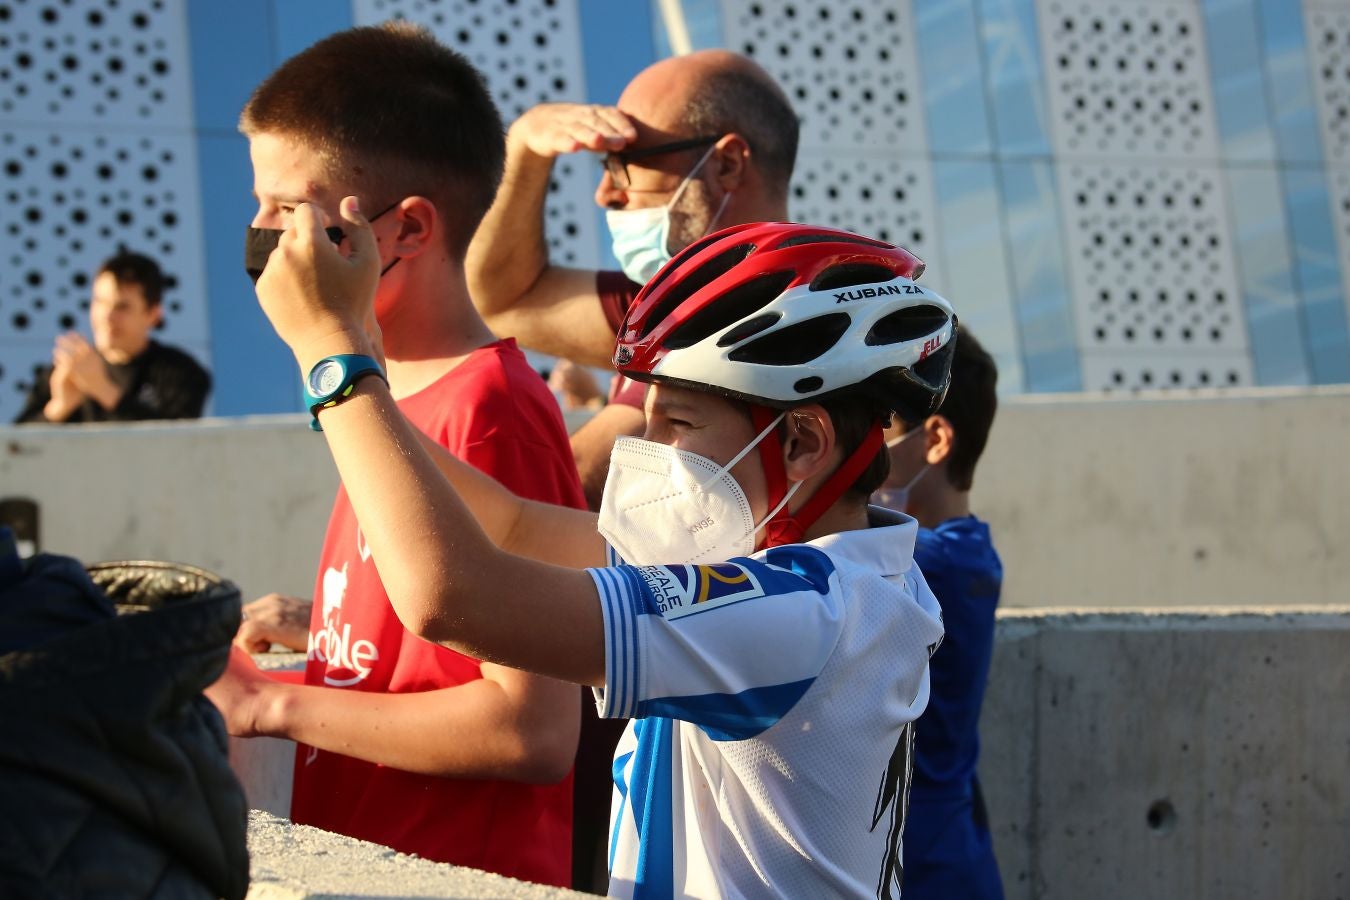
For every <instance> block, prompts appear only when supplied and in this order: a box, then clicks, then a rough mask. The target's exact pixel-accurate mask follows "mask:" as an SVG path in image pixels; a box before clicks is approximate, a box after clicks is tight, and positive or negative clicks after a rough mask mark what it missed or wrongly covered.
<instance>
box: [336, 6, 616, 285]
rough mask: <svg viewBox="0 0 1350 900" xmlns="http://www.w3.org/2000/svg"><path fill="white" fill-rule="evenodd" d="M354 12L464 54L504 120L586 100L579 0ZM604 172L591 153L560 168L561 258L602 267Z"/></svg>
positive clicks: (554, 213) (553, 207)
mask: <svg viewBox="0 0 1350 900" xmlns="http://www.w3.org/2000/svg"><path fill="white" fill-rule="evenodd" d="M353 13H354V17H355V21H356V24H358V25H372V24H375V23H378V22H383V21H386V20H388V19H394V18H402V19H407V20H409V21H412V22H416V23H418V24H420V25H423V26H425V27H426V28H428V29H430V30H431V32H432V33H433V34H435V35H436V37H437V38H438V39H439V40H440V41H442V42H443V43H445V44H446V45H447V46H449V47H451V48H452V49H454V50H457V51H459V52H460V53H463V54H464V55H465V56H466V57H468V58H469V60H470V61H471V62H472V63H473V64H474V65H475V66H477V67H478V69H479V70H480V71H481V72H482V73H483V74H484V76H485V77H486V78H487V81H488V86H489V87H490V88H491V90H492V97H493V99H494V100H495V101H496V102H497V107H498V109H500V110H501V114H502V118H503V120H504V122H503V124H504V125H507V126H509V125H510V124H511V122H513V121H514V120H515V119H516V118H517V117H518V116H519V115H520V114H521V113H522V112H524V111H525V110H527V109H529V108H530V107H532V106H534V105H536V104H538V103H548V102H556V101H572V102H581V101H584V100H585V99H586V88H585V84H584V72H583V70H582V52H581V33H580V22H579V19H578V16H579V11H578V7H577V0H492V2H486V0H355V2H354V3H353ZM599 176H600V170H599V167H598V166H595V165H591V164H590V158H589V155H588V154H579V155H576V156H568V157H563V158H561V159H560V160H559V161H558V162H557V164H556V165H555V166H554V169H553V180H552V183H551V184H550V186H549V198H548V204H547V212H546V223H545V231H546V233H547V235H548V242H549V253H550V256H551V258H552V259H553V261H554V262H555V263H558V264H560V265H565V266H579V267H583V268H586V267H594V266H596V265H597V263H598V261H599V251H598V248H599V244H598V236H597V234H596V216H595V201H594V200H593V199H592V195H593V192H594V190H595V185H596V183H597V182H598V181H599Z"/></svg>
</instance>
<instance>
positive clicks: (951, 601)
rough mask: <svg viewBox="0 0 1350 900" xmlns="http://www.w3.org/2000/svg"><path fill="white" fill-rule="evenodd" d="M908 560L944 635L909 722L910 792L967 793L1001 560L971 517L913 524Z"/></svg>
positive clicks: (977, 742) (936, 796)
mask: <svg viewBox="0 0 1350 900" xmlns="http://www.w3.org/2000/svg"><path fill="white" fill-rule="evenodd" d="M914 561H915V562H916V563H918V565H919V570H920V571H921V572H923V575H924V578H925V579H927V581H928V586H929V587H930V588H931V589H932V591H933V595H934V596H936V597H937V600H938V605H940V606H941V607H942V625H943V629H944V630H945V631H946V637H944V638H943V641H942V646H940V647H938V649H937V652H936V653H934V654H933V658H932V659H931V660H930V661H929V671H930V673H931V679H932V693H931V696H930V698H929V701H928V709H927V710H925V711H924V714H923V716H922V717H921V718H920V719H919V721H918V723H917V726H916V735H915V738H914V744H915V757H914V784H913V794H914V796H915V797H920V796H923V797H931V798H934V799H969V797H970V794H971V784H972V782H973V780H974V777H975V764H976V763H977V762H978V761H979V756H980V736H979V724H980V705H981V704H982V703H983V702H984V688H985V684H986V682H987V680H988V678H989V660H990V657H991V656H992V654H993V650H994V609H995V608H996V607H997V606H998V597H999V591H1000V590H1001V589H1002V587H1003V563H1002V562H1000V561H999V558H998V553H997V552H995V550H994V544H993V541H992V540H991V539H990V537H989V526H988V525H986V524H985V523H984V522H981V521H980V520H979V519H977V518H975V517H974V516H963V517H961V518H958V519H949V520H947V521H946V522H943V523H942V524H940V525H938V527H937V528H934V529H928V528H920V529H919V535H918V539H917V542H916V544H915V548H914Z"/></svg>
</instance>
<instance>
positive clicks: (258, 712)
mask: <svg viewBox="0 0 1350 900" xmlns="http://www.w3.org/2000/svg"><path fill="white" fill-rule="evenodd" d="M276 684H277V683H276V682H274V681H272V679H270V678H268V677H267V676H266V675H265V674H263V672H262V671H261V670H260V669H259V668H258V667H257V666H256V665H254V664H253V660H252V659H251V658H250V657H249V655H248V654H247V653H245V652H244V651H243V650H241V649H239V648H238V647H231V648H230V661H229V663H228V664H226V666H225V671H224V672H222V673H221V675H220V678H219V679H217V680H216V682H215V683H214V684H212V685H211V686H210V687H208V688H207V689H206V690H205V691H203V693H205V694H206V699H208V700H210V701H211V702H212V703H214V704H215V705H216V709H218V710H220V715H221V717H222V718H224V719H225V730H226V731H228V732H229V733H230V734H232V735H234V736H235V737H257V736H258V735H262V734H267V733H268V731H267V730H266V728H265V724H264V721H263V720H264V718H265V713H266V707H267V701H268V696H267V695H268V691H269V688H275V686H276Z"/></svg>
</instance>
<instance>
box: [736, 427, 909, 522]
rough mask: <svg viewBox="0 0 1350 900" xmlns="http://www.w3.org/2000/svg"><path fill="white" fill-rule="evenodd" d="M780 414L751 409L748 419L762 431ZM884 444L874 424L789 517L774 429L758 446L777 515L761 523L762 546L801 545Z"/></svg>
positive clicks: (780, 449)
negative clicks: (762, 526)
mask: <svg viewBox="0 0 1350 900" xmlns="http://www.w3.org/2000/svg"><path fill="white" fill-rule="evenodd" d="M780 414H781V413H780V412H779V411H778V410H774V409H770V408H769V407H767V406H760V405H759V404H751V405H750V419H751V421H752V422H753V423H754V426H755V428H756V429H758V430H760V431H763V430H764V429H765V428H767V427H769V426H770V425H772V424H773V423H774V421H775V419H776V418H777V417H778V416H779V415H780ZM883 444H884V435H883V430H882V427H881V423H880V422H877V423H876V425H874V426H873V427H872V429H871V430H870V431H868V432H867V436H866V437H864V438H863V439H862V441H861V442H860V443H859V444H858V447H857V449H856V450H854V451H853V453H852V454H850V455H849V457H848V459H846V460H844V462H843V463H842V464H841V465H840V466H839V468H838V469H836V470H835V471H834V474H833V475H831V476H830V477H829V478H828V479H827V480H826V481H825V483H824V484H822V485H821V486H820V487H819V488H818V489H817V490H816V492H815V493H814V494H813V495H812V496H811V497H810V499H808V500H807V501H806V503H804V504H803V505H802V507H801V509H799V510H797V512H796V513H795V514H793V513H789V512H788V509H787V504H786V503H785V502H783V501H784V498H785V497H786V496H787V494H788V484H787V472H786V471H785V470H784V468H783V442H782V439H781V438H780V437H779V436H778V429H776V428H774V429H772V430H771V431H769V433H768V434H767V435H766V436H765V438H764V440H763V441H761V442H760V445H759V459H760V463H761V464H762V465H763V468H764V482H765V486H766V488H767V489H768V492H769V506H770V508H773V507H775V506H778V507H779V509H778V511H777V512H776V513H774V514H773V515H772V516H770V517H769V520H768V521H767V522H765V523H764V546H765V547H766V548H767V547H779V546H782V545H783V544H800V543H801V542H802V541H803V540H805V538H806V530H807V529H808V528H810V527H811V526H812V525H814V524H815V523H816V520H817V519H819V518H820V517H821V516H822V515H824V514H825V511H826V510H827V509H829V508H830V507H831V506H833V505H834V503H835V501H836V500H838V499H839V498H840V497H842V496H843V495H844V492H845V491H847V490H848V489H849V488H850V487H852V486H853V482H855V481H857V480H858V476H859V475H861V474H862V473H863V470H864V469H866V468H867V467H868V466H869V465H871V463H872V460H873V459H874V458H876V455H877V453H878V452H879V451H880V450H881V448H882V446H883Z"/></svg>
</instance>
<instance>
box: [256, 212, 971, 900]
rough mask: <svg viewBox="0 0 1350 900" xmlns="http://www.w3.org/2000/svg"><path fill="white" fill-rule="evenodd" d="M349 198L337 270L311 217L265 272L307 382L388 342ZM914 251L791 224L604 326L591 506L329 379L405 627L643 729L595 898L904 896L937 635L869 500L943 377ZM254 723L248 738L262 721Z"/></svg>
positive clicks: (750, 237)
mask: <svg viewBox="0 0 1350 900" xmlns="http://www.w3.org/2000/svg"><path fill="white" fill-rule="evenodd" d="M342 211H343V216H344V218H346V219H347V220H348V222H347V224H349V225H350V226H351V227H350V228H349V229H348V231H349V232H350V233H351V235H352V248H353V251H352V255H351V257H349V258H347V259H343V258H342V257H341V256H340V255H339V253H338V252H337V251H336V250H335V249H334V248H333V246H332V245H331V243H329V242H327V240H326V238H325V237H324V235H323V230H322V229H323V226H324V224H325V223H324V222H323V221H322V219H321V217H320V215H319V213H318V212H317V211H315V210H313V209H311V208H309V207H307V206H306V207H302V208H301V209H299V210H297V213H296V216H295V223H296V224H295V227H294V228H292V229H291V230H290V231H288V232H287V233H286V235H284V236H283V237H282V241H281V244H280V246H279V247H278V250H277V251H275V252H274V253H273V255H272V259H271V262H269V264H268V266H267V269H266V271H265V273H264V275H263V279H262V280H261V281H260V282H259V284H258V295H259V299H260V301H261V303H262V305H263V308H264V311H265V312H266V313H267V315H268V317H269V318H270V319H271V321H272V323H273V325H274V327H275V328H276V329H277V332H278V334H280V336H281V337H282V338H283V339H284V340H285V341H286V342H287V343H288V344H289V345H290V346H291V348H292V350H293V351H294V352H295V354H296V358H297V360H298V361H299V363H300V365H301V368H302V371H305V372H318V373H319V374H320V375H322V374H323V373H324V372H325V371H326V370H328V369H331V368H332V367H333V366H334V365H338V366H343V365H345V362H344V360H347V361H350V360H349V357H346V356H344V355H356V356H358V357H359V356H363V355H368V354H370V353H371V352H372V351H375V350H377V348H376V347H374V346H373V345H372V343H371V341H370V340H369V339H368V337H367V336H366V334H365V332H364V331H363V330H362V323H363V322H364V321H365V317H366V315H367V312H368V310H369V304H370V294H371V292H372V290H373V287H374V284H375V278H376V277H377V275H378V268H377V263H376V261H375V260H374V253H373V244H372V242H371V238H370V234H369V232H368V230H367V229H366V227H365V224H366V223H365V219H364V217H362V216H361V215H360V213H359V212H358V211H357V210H356V208H355V203H354V201H352V200H351V199H348V200H345V201H344V202H343V208H342ZM919 265H920V264H919V263H918V261H917V260H915V259H914V258H913V257H912V256H910V255H909V254H907V253H905V252H904V251H902V250H898V249H896V248H894V247H890V246H889V245H886V244H882V243H880V242H875V241H871V240H868V239H865V238H859V237H857V236H855V235H851V234H848V233H846V232H836V231H832V230H830V229H821V228H812V227H809V226H798V225H780V224H772V225H747V226H741V227H739V228H735V229H728V230H727V231H723V232H720V233H718V234H716V235H712V236H710V237H708V238H705V239H704V240H702V241H700V242H698V243H696V244H694V245H692V246H691V247H689V248H687V249H686V250H685V251H683V252H682V253H681V254H680V255H679V256H678V257H677V258H676V259H675V260H673V261H672V262H671V263H669V264H668V265H667V266H666V267H665V268H664V269H662V270H661V272H660V273H658V275H657V276H656V277H655V278H654V279H653V280H652V282H651V283H649V284H648V285H647V287H646V288H644V290H643V292H642V294H641V295H640V296H639V297H638V298H637V300H636V301H635V303H634V306H633V308H632V309H631V310H630V311H629V313H628V316H627V319H626V321H625V323H624V328H623V330H622V331H621V332H620V335H619V340H618V346H617V347H616V350H615V363H616V365H617V366H618V368H619V370H620V371H621V372H623V373H624V374H626V375H628V376H630V377H633V378H636V379H639V380H643V381H647V382H649V383H650V384H651V388H650V390H649V392H648V397H647V408H646V413H647V420H648V424H647V432H646V440H638V439H627V440H626V441H624V442H621V443H620V444H618V445H616V448H615V451H614V460H613V463H612V466H611V474H610V480H609V482H608V483H607V486H606V492H605V498H604V504H603V508H602V510H601V512H600V515H599V517H598V518H597V517H596V516H595V515H593V514H589V513H584V512H580V511H577V510H570V509H565V508H561V507H549V506H545V505H542V504H535V503H531V502H529V501H524V500H520V499H517V498H515V497H513V496H511V495H510V494H509V493H508V492H506V491H505V490H504V489H503V488H501V487H500V486H499V485H497V484H496V483H495V482H492V481H491V480H490V479H487V478H486V477H484V476H482V475H481V474H479V473H477V472H475V471H474V470H472V469H470V468H469V467H467V466H464V465H462V464H459V463H458V462H457V461H455V460H453V459H450V458H448V457H445V456H442V457H441V458H439V459H433V456H432V455H431V452H432V448H429V447H427V446H426V442H425V441H419V440H418V438H417V436H416V434H415V432H414V431H413V430H412V429H410V428H409V427H408V426H407V425H406V424H405V423H404V422H403V420H402V418H401V416H400V415H399V413H398V409H397V407H396V406H395V405H394V404H393V402H392V400H391V399H390V398H389V393H388V390H387V388H386V387H385V385H384V383H383V380H382V379H381V378H380V377H378V373H376V374H375V375H367V376H366V377H360V376H359V375H358V377H356V378H353V379H351V380H350V383H347V380H348V379H347V377H346V376H343V377H341V378H334V379H331V380H330V381H329V382H327V383H326V384H325V388H326V389H331V392H329V393H327V395H326V397H324V398H322V399H321V400H320V402H319V403H317V404H316V405H315V410H316V414H317V413H318V411H319V410H320V409H321V410H322V414H321V419H322V424H323V428H324V433H325V435H327V439H328V441H329V445H330V448H331V449H332V451H333V455H334V458H335V460H336V462H337V465H338V468H339V470H340V472H341V473H342V476H343V480H344V483H345V484H347V485H348V489H349V492H350V495H351V501H352V503H353V505H354V506H355V508H356V510H357V515H358V517H359V519H360V521H361V524H362V528H363V529H364V532H365V534H366V537H367V539H368V541H369V544H370V547H371V550H372V553H373V555H374V558H375V559H376V561H377V563H378V565H379V567H380V571H381V574H382V576H383V577H384V579H385V584H386V587H387V589H388V592H389V596H390V598H391V600H392V602H393V603H394V605H395V607H396V609H397V610H398V612H399V615H400V617H401V618H402V619H403V621H404V623H405V624H406V625H407V626H408V627H409V628H410V629H411V630H413V631H414V632H416V633H418V634H420V635H422V636H423V637H425V638H427V639H429V640H434V641H439V642H442V643H445V644H448V645H449V646H452V647H454V648H455V649H458V650H460V651H461V652H465V653H469V654H472V655H475V656H476V657H478V658H482V659H488V660H493V661H496V662H500V663H503V664H506V665H511V666H516V667H520V668H523V669H526V670H529V671H534V672H538V673H542V674H546V675H551V676H553V677H555V678H560V679H567V680H571V681H575V682H577V683H580V684H588V685H592V686H594V687H595V688H596V689H597V698H598V702H599V704H600V706H601V708H602V710H603V713H604V714H605V715H608V716H628V717H633V718H634V719H635V721H634V723H633V724H632V725H631V726H630V728H629V731H628V733H627V734H626V735H625V739H624V741H623V742H622V743H621V744H620V747H619V751H618V754H617V756H616V759H615V773H616V793H615V804H614V811H613V816H612V822H611V835H612V838H611V842H610V866H611V883H610V892H611V893H612V894H615V895H619V896H656V897H669V896H673V895H677V894H678V895H681V896H709V897H716V896H727V895H729V896H744V895H763V894H770V893H773V894H778V895H784V896H861V895H878V896H883V897H892V896H896V894H897V893H898V888H899V885H900V881H901V865H900V858H901V857H900V837H901V832H902V829H903V824H904V816H905V807H906V798H907V793H908V783H909V769H910V747H911V741H912V737H911V730H910V727H909V726H910V723H911V722H912V721H913V720H914V719H915V718H916V717H917V716H918V715H919V713H920V712H922V710H923V707H924V705H925V703H926V702H927V696H928V675H927V660H928V656H929V654H930V653H931V652H932V650H933V648H934V647H936V645H937V644H938V642H939V641H940V640H941V638H942V625H941V620H940V613H939V610H938V606H937V603H936V601H935V600H934V598H933V596H932V593H931V592H930V591H929V590H928V587H927V585H926V583H925V582H924V580H923V576H922V575H921V574H920V573H919V571H918V569H917V568H915V567H914V565H913V560H912V550H913V544H914V535H915V531H916V523H915V522H914V520H913V519H911V518H909V517H907V516H904V515H902V514H893V513H892V514H888V513H886V512H884V511H881V510H875V509H874V510H869V508H868V507H867V505H866V497H867V495H868V494H869V493H870V492H871V491H872V490H873V489H874V488H875V487H877V486H878V485H879V484H880V483H881V481H882V480H883V479H884V477H885V466H886V465H887V463H886V462H885V461H884V460H885V459H886V457H885V454H884V453H883V452H881V449H882V442H881V428H882V425H883V423H884V422H885V421H886V420H887V419H888V418H889V410H890V409H892V408H895V407H899V410H898V411H899V412H900V413H901V414H902V415H903V416H905V417H907V418H922V417H924V416H926V415H927V414H928V413H929V412H931V411H932V410H933V409H935V408H936V406H937V404H938V403H939V402H940V400H941V397H942V393H943V391H944V390H945V386H946V381H947V369H948V366H949V357H950V349H951V346H952V343H951V341H952V334H953V328H954V319H953V317H952V314H951V309H950V307H949V306H948V304H947V303H946V301H945V300H943V299H941V298H940V297H938V296H937V295H935V294H933V293H932V292H931V291H928V290H926V289H923V288H920V287H918V286H917V285H915V284H914V283H913V281H912V280H911V276H912V275H914V274H916V269H917V267H918V266H919ZM335 360H336V361H335ZM355 365H356V366H359V365H360V363H359V362H358V363H356V364H355ZM353 368H355V366H354V367H353ZM356 371H359V369H356ZM339 382H341V383H339ZM883 398H885V399H883ZM324 404H327V405H324ZM864 473H866V474H865V475H864ZM587 566H589V567H591V568H587V569H584V570H581V569H582V567H587ZM232 665H233V664H232ZM237 689H241V690H244V689H246V687H239V688H237ZM251 714H252V715H253V717H254V718H253V724H254V726H255V727H257V728H258V729H259V730H261V731H263V732H264V733H265V732H266V730H267V727H268V726H267V721H268V717H269V715H270V714H271V712H270V710H269V709H268V708H267V705H266V704H259V705H257V706H255V707H254V708H253V709H252V710H251Z"/></svg>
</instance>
